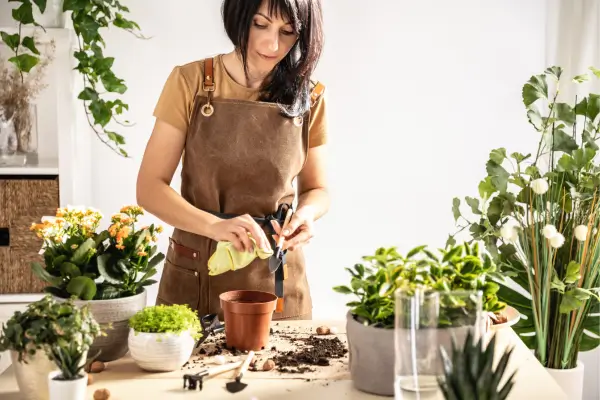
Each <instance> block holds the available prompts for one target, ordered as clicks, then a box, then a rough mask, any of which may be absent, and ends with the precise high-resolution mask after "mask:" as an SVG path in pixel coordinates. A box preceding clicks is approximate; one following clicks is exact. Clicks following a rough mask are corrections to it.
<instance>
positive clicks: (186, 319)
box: [129, 304, 202, 340]
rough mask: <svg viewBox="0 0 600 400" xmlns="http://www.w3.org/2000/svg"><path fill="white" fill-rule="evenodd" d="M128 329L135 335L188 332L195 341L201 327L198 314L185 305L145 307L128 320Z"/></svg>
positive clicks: (200, 334)
mask: <svg viewBox="0 0 600 400" xmlns="http://www.w3.org/2000/svg"><path fill="white" fill-rule="evenodd" d="M129 327H130V328H132V329H133V330H134V332H135V334H138V333H140V332H145V333H174V334H181V333H183V332H185V331H188V332H189V333H190V334H191V336H192V337H193V338H194V339H196V340H198V339H200V338H201V337H202V325H201V324H200V320H199V319H198V314H197V313H196V312H194V311H193V310H192V309H191V308H190V307H189V306H188V305H187V304H173V305H165V304H160V305H157V306H149V307H145V308H144V309H142V310H140V311H138V312H137V313H136V314H135V315H134V316H133V317H131V318H130V319H129Z"/></svg>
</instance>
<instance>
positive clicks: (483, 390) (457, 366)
mask: <svg viewBox="0 0 600 400" xmlns="http://www.w3.org/2000/svg"><path fill="white" fill-rule="evenodd" d="M484 340H485V337H480V338H479V340H477V341H476V340H475V338H474V336H473V334H472V331H469V332H468V333H467V335H466V338H465V342H464V344H463V346H462V347H459V345H458V344H457V343H456V341H455V340H453V341H452V349H451V350H450V354H448V353H447V352H446V351H445V349H444V348H443V347H440V353H441V356H442V360H443V368H444V371H443V376H442V377H440V378H438V385H439V387H440V389H441V391H442V393H443V395H444V398H445V399H446V400H462V399H472V400H488V399H497V400H503V399H506V398H507V397H508V394H509V393H510V391H511V390H512V388H513V386H514V382H513V377H514V376H515V374H516V372H517V371H516V370H515V371H514V372H513V373H512V375H511V376H510V377H509V378H508V379H507V380H506V383H505V384H504V385H503V386H502V387H500V381H502V378H503V376H504V373H505V372H506V368H507V365H508V362H509V360H510V357H511V354H512V352H513V350H514V348H511V349H506V350H505V351H504V353H503V354H502V357H501V358H500V360H499V361H498V364H497V366H496V368H495V369H494V353H495V351H496V335H494V336H492V338H491V340H490V341H489V343H488V344H487V346H484V345H483V341H484Z"/></svg>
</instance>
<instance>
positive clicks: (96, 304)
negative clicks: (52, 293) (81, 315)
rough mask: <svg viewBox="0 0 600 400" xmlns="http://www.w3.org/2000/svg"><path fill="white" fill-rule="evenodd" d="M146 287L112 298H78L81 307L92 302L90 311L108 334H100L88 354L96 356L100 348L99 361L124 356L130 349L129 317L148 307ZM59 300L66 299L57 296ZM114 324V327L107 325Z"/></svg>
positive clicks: (77, 302) (77, 301) (112, 359)
mask: <svg viewBox="0 0 600 400" xmlns="http://www.w3.org/2000/svg"><path fill="white" fill-rule="evenodd" d="M146 298H147V292H146V289H144V291H143V292H142V293H140V294H137V295H135V296H130V297H123V298H119V299H110V300H90V301H85V300H76V301H75V304H76V305H77V306H79V307H81V306H83V305H84V304H88V303H89V304H90V311H91V313H92V315H93V316H94V319H96V321H97V322H98V323H99V324H100V326H101V329H102V331H103V332H105V333H106V336H99V337H97V338H96V339H95V340H94V344H93V345H92V346H91V347H90V350H89V351H88V354H89V356H90V357H93V356H95V355H96V354H97V353H98V350H101V351H102V352H101V353H100V355H99V356H98V357H97V358H96V359H97V360H98V361H104V362H109V361H114V360H118V359H119V358H121V357H123V356H124V355H125V354H127V352H128V351H129V345H128V339H129V318H131V317H133V315H134V314H135V313H137V312H138V311H140V310H142V309H143V308H144V307H146ZM55 299H56V300H57V301H64V300H65V299H61V298H57V297H55ZM109 323H110V324H112V329H108V327H107V325H108V324H109Z"/></svg>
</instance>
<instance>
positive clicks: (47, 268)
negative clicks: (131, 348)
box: [31, 205, 164, 361]
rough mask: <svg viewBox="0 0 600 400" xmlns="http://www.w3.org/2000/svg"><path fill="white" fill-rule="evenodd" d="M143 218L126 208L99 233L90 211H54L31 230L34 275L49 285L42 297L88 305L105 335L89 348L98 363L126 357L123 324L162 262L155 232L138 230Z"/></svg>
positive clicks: (157, 228)
mask: <svg viewBox="0 0 600 400" xmlns="http://www.w3.org/2000/svg"><path fill="white" fill-rule="evenodd" d="M143 214H144V210H143V209H142V208H141V207H139V206H135V205H134V206H125V207H123V208H121V210H120V212H119V213H117V214H115V215H113V216H112V218H111V224H110V226H109V227H108V229H106V230H102V231H100V232H98V227H99V224H100V221H101V219H102V214H101V213H100V212H98V211H96V210H94V209H92V208H75V207H67V208H59V209H58V210H57V212H56V216H55V217H53V218H44V219H43V220H42V222H41V223H39V224H35V223H34V224H32V226H31V229H32V230H33V231H34V232H35V233H36V234H37V235H38V237H40V238H41V239H42V240H43V243H44V244H43V249H42V252H43V257H44V265H43V266H42V265H41V264H39V263H33V264H32V268H33V271H34V273H35V274H36V276H37V277H39V278H40V279H42V280H44V281H46V282H47V283H48V284H49V285H48V286H47V287H46V288H44V291H45V292H48V293H51V294H52V295H54V296H55V298H56V299H57V300H59V301H63V300H65V299H67V298H70V297H75V298H76V304H78V305H83V304H86V303H89V305H90V307H91V311H92V314H93V315H94V317H95V318H96V320H97V321H98V322H99V323H100V324H101V325H102V326H103V328H104V329H105V330H106V331H107V335H106V336H105V337H99V338H97V339H96V341H95V342H94V345H93V346H92V351H93V352H94V353H95V352H97V351H98V350H101V353H100V355H99V356H98V360H100V361H113V360H116V359H118V358H121V357H122V356H124V355H125V354H126V353H127V336H128V333H129V329H128V326H127V321H128V320H129V318H130V317H131V316H133V315H134V314H135V313H136V312H138V311H140V310H141V309H142V308H144V307H145V306H146V297H147V292H146V290H145V287H146V286H148V285H152V284H154V283H156V281H155V280H153V279H150V278H151V277H152V276H154V275H155V274H156V272H157V271H156V267H157V266H158V264H159V263H160V262H162V260H163V259H164V254H162V253H159V252H157V246H156V245H155V243H156V241H157V237H156V235H157V234H159V233H160V232H161V231H162V228H161V227H160V226H154V225H150V226H143V227H138V226H137V223H138V218H139V217H140V216H141V215H143Z"/></svg>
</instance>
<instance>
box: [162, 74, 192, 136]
mask: <svg viewBox="0 0 600 400" xmlns="http://www.w3.org/2000/svg"><path fill="white" fill-rule="evenodd" d="M193 99H194V96H193V94H192V90H191V89H190V85H189V83H188V82H187V80H186V79H185V76H184V75H183V74H182V72H181V67H175V68H174V69H173V71H171V74H170V75H169V77H168V79H167V82H166V83H165V85H164V87H163V90H162V93H161V95H160V97H159V99H158V102H157V104H156V107H155V108H154V116H155V117H156V118H158V119H162V120H163V121H165V122H167V123H169V124H171V125H173V126H174V127H176V128H177V129H179V130H181V131H182V132H187V129H188V124H189V121H190V116H191V114H192V108H193Z"/></svg>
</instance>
